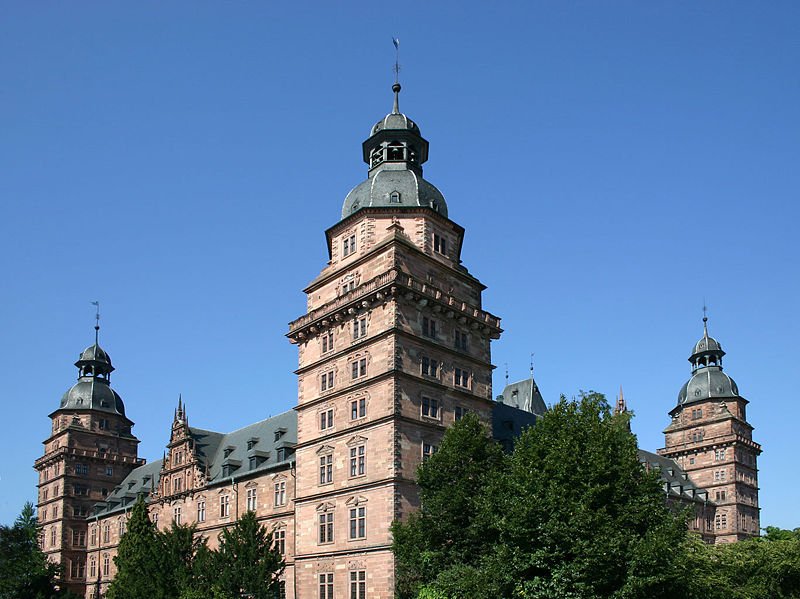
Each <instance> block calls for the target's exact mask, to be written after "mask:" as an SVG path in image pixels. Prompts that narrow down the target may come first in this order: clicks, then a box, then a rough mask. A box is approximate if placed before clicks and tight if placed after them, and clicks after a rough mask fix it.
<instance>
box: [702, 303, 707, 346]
mask: <svg viewBox="0 0 800 599" xmlns="http://www.w3.org/2000/svg"><path fill="white" fill-rule="evenodd" d="M703 337H704V338H706V339H708V307H707V306H706V303H705V302H703Z"/></svg>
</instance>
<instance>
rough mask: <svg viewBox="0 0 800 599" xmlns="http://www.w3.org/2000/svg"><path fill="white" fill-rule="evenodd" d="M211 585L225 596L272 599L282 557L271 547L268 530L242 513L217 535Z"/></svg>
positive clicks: (250, 514) (248, 514)
mask: <svg viewBox="0 0 800 599" xmlns="http://www.w3.org/2000/svg"><path fill="white" fill-rule="evenodd" d="M212 561H213V564H214V570H213V572H214V580H213V583H212V584H213V588H214V589H215V590H216V592H218V593H221V594H222V595H224V596H226V597H233V598H237V599H238V598H239V597H247V598H251V599H272V598H273V597H274V595H275V592H276V591H277V588H278V584H279V583H278V577H279V576H280V574H281V573H282V572H283V568H284V562H283V556H282V555H281V554H280V553H279V552H278V550H277V549H276V548H274V547H273V546H272V533H270V532H268V531H267V529H266V528H264V527H263V526H262V525H260V524H259V523H258V520H257V519H256V515H255V513H254V512H247V513H245V514H244V515H243V516H242V517H241V518H239V520H237V521H236V524H234V525H233V526H232V527H230V528H226V529H224V530H223V531H222V532H221V533H220V535H219V549H218V550H217V551H216V552H215V553H214V557H213V560H212Z"/></svg>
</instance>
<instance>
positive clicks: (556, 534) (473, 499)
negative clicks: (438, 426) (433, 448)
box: [394, 393, 687, 599]
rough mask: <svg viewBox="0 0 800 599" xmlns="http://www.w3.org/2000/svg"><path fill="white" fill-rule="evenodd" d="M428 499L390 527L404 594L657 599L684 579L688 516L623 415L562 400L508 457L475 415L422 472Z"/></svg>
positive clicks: (600, 402)
mask: <svg viewBox="0 0 800 599" xmlns="http://www.w3.org/2000/svg"><path fill="white" fill-rule="evenodd" d="M418 481H419V484H420V488H421V490H420V492H421V499H422V509H421V510H420V512H419V513H418V514H415V515H412V516H411V517H410V518H409V519H408V521H407V522H406V523H396V524H395V526H394V533H395V542H394V549H395V555H396V558H397V562H398V583H397V591H398V595H399V596H400V597H403V598H411V597H417V596H433V597H445V598H457V597H474V598H480V597H487V598H488V597H523V598H529V599H545V598H560V599H562V598H583V597H617V598H620V599H622V598H624V599H635V598H642V599H657V598H659V597H674V596H680V594H681V592H682V591H683V589H684V588H685V585H684V583H683V582H682V579H681V575H680V571H678V570H676V565H677V564H678V562H679V560H680V559H681V556H682V553H681V552H682V551H683V548H684V544H685V543H686V542H687V534H686V525H685V518H684V517H683V516H682V515H681V514H679V513H675V512H672V511H670V510H669V509H668V507H667V506H666V505H665V502H664V496H663V492H662V491H661V489H660V485H659V483H658V481H657V476H656V475H655V474H652V473H648V472H646V471H645V470H644V469H643V468H642V466H641V464H640V463H639V460H638V454H637V447H636V439H635V437H634V436H633V435H632V434H631V433H630V431H629V427H628V416H627V415H619V416H615V415H612V414H611V411H610V409H609V407H608V405H607V403H606V402H605V399H604V398H603V397H602V396H601V395H599V394H594V393H588V394H582V395H581V397H580V398H579V399H578V400H573V401H568V400H566V399H565V398H562V399H561V401H560V402H559V403H558V404H556V405H555V406H553V407H552V408H551V409H550V410H549V411H548V413H547V414H545V415H544V417H543V418H541V419H540V420H539V421H538V422H537V423H536V425H535V426H533V427H530V428H529V429H527V430H526V431H525V432H524V433H523V435H522V436H521V437H520V438H519V440H518V441H517V443H516V445H515V447H514V450H513V453H511V454H510V455H508V456H504V455H503V454H502V453H500V452H499V449H498V448H497V446H496V445H495V444H494V442H493V441H492V440H491V439H490V438H489V435H488V431H486V430H485V429H484V428H483V427H482V426H481V425H480V423H479V422H478V420H477V418H475V417H474V416H470V417H468V418H465V419H462V420H461V421H460V422H457V423H456V424H455V425H454V426H453V427H452V428H451V429H450V430H448V431H447V433H446V434H445V437H444V439H443V441H442V444H441V449H440V451H439V452H438V453H437V454H435V455H434V456H432V457H431V458H430V459H429V460H427V461H426V462H425V463H424V464H423V465H422V466H421V467H420V470H419V474H418Z"/></svg>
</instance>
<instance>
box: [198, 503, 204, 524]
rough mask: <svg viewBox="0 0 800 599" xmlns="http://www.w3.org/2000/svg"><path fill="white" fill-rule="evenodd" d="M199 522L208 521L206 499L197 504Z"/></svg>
mask: <svg viewBox="0 0 800 599" xmlns="http://www.w3.org/2000/svg"><path fill="white" fill-rule="evenodd" d="M197 521H198V522H205V521H206V502H205V499H203V500H201V501H198V502H197Z"/></svg>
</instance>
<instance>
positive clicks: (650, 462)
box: [639, 449, 713, 503]
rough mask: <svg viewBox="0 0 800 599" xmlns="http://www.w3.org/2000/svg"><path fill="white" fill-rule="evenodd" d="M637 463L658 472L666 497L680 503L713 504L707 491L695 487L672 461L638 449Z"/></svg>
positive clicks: (682, 470)
mask: <svg viewBox="0 0 800 599" xmlns="http://www.w3.org/2000/svg"><path fill="white" fill-rule="evenodd" d="M639 461H640V462H641V463H642V464H644V465H645V466H646V467H647V468H648V469H650V470H657V471H658V473H659V475H660V476H661V480H662V481H663V486H664V492H665V493H666V494H667V496H668V497H670V498H672V499H675V500H680V501H693V502H699V503H713V502H712V501H710V500H709V496H708V491H707V490H706V489H704V488H702V487H698V486H697V485H695V484H694V483H693V482H692V481H691V479H690V478H689V475H688V474H687V473H686V471H685V470H684V469H683V468H681V467H680V466H678V464H677V463H676V462H675V461H674V460H671V459H670V458H665V457H664V456H661V455H658V454H656V453H652V452H650V451H645V450H644V449H640V450H639Z"/></svg>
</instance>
